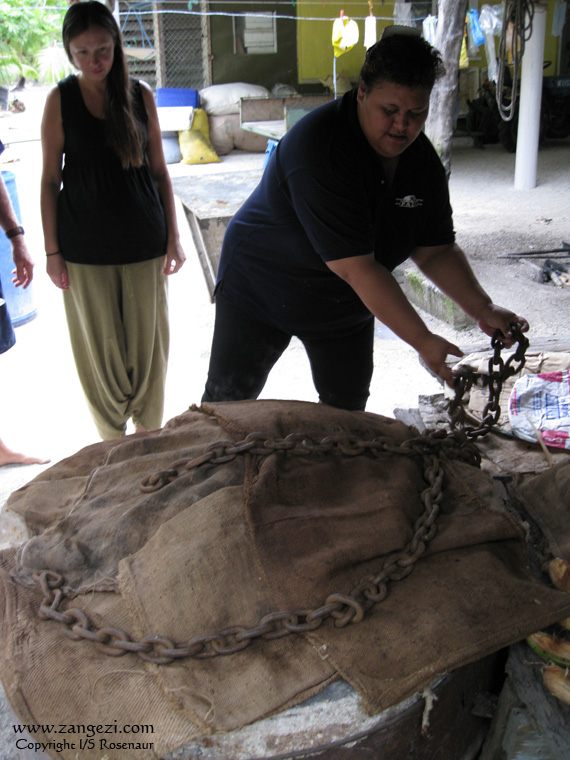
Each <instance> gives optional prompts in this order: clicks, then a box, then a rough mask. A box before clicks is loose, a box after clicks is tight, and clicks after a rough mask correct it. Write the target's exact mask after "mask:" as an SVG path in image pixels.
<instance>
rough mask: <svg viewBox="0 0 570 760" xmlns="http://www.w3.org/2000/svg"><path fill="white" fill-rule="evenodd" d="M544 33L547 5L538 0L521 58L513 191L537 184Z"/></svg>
mask: <svg viewBox="0 0 570 760" xmlns="http://www.w3.org/2000/svg"><path fill="white" fill-rule="evenodd" d="M545 34H546V4H544V5H543V4H542V3H538V2H537V3H536V4H535V6H534V18H533V23H532V35H531V38H530V40H528V41H527V43H526V45H525V49H524V56H523V61H522V75H521V91H520V101H519V123H518V129H517V155H516V162H515V190H532V189H533V188H535V187H536V168H537V164H538V140H539V135H540V105H541V100H542V68H543V61H544V38H545Z"/></svg>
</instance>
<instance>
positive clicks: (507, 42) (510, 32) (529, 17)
mask: <svg viewBox="0 0 570 760" xmlns="http://www.w3.org/2000/svg"><path fill="white" fill-rule="evenodd" d="M534 6H535V0H506V2H505V10H504V14H503V27H502V29H501V36H500V39H499V66H498V73H497V92H496V97H497V106H498V108H499V113H500V114H501V118H502V119H503V121H511V119H512V118H513V116H514V115H515V111H516V103H517V97H518V92H517V89H518V82H519V71H520V68H521V63H522V58H523V55H524V48H525V44H526V43H527V42H528V40H529V39H530V37H531V35H532V22H533V19H534ZM509 53H510V55H511V59H512V60H511V61H509ZM509 65H512V74H511V78H512V82H513V87H512V95H511V100H510V103H507V102H505V98H504V97H503V85H504V78H505V67H506V66H509Z"/></svg>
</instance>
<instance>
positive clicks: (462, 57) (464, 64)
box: [459, 32, 469, 69]
mask: <svg viewBox="0 0 570 760" xmlns="http://www.w3.org/2000/svg"><path fill="white" fill-rule="evenodd" d="M468 67H469V56H468V55H467V33H466V32H464V34H463V41H462V43H461V53H460V54H459V68H460V69H466V68H468Z"/></svg>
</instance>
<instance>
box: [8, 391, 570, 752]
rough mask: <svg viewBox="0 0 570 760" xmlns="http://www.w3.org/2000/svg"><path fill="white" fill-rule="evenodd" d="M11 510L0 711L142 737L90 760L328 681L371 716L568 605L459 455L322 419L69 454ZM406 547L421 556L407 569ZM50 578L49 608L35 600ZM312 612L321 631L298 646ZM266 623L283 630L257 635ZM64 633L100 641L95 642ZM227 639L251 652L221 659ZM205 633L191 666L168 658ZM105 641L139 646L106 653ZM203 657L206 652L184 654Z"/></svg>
mask: <svg viewBox="0 0 570 760" xmlns="http://www.w3.org/2000/svg"><path fill="white" fill-rule="evenodd" d="M248 436H249V438H248ZM248 441H249V443H248ZM236 442H237V443H238V444H239V445H236ZM451 443H452V442H451ZM212 446H214V448H211V447H212ZM192 462H198V464H195V465H193V466H188V465H190V464H191V463H192ZM426 462H427V464H429V467H428V466H427V465H426ZM441 479H443V480H442V484H443V489H441V488H439V486H438V483H439V482H440V480H441ZM432 481H433V482H432ZM426 493H427V494H428V496H426ZM430 501H434V502H435V508H434V504H433V503H432V504H431V506H430ZM8 508H9V509H10V510H12V511H14V512H17V513H18V514H20V515H22V516H23V517H24V519H25V521H26V523H27V526H28V529H29V531H30V533H31V536H32V537H31V538H30V540H29V541H27V542H26V543H25V544H24V545H23V546H22V547H20V548H19V549H17V550H16V549H11V550H8V551H5V552H2V553H0V599H1V600H2V613H1V616H0V635H2V638H3V641H4V642H5V646H4V652H3V654H2V658H1V660H0V677H1V679H2V682H3V684H4V687H5V690H6V693H7V696H8V698H9V699H10V702H11V704H12V706H13V708H14V710H15V712H16V714H17V715H18V716H19V719H20V720H21V722H22V723H41V724H50V723H51V724H56V725H57V724H60V723H63V722H66V723H69V724H75V725H77V724H90V725H97V724H103V725H105V724H109V723H111V722H116V723H117V724H118V725H119V726H121V725H126V724H137V725H148V726H152V737H151V738H150V740H148V739H149V737H148V736H144V737H137V738H139V739H141V741H140V742H139V744H141V745H142V744H148V745H152V746H145V747H142V746H137V747H125V746H121V747H120V748H116V747H111V748H110V747H109V746H108V745H105V752H106V757H107V758H108V759H109V760H115V759H116V760H119V758H120V760H130V758H133V760H134V759H135V758H137V759H138V760H140V759H141V758H143V759H146V758H159V757H162V756H163V755H164V754H166V753H168V752H170V751H173V750H174V749H176V748H178V747H180V746H182V745H184V744H185V743H188V742H189V741H191V740H192V739H193V738H196V737H199V736H205V735H208V734H210V733H214V732H219V731H232V730H234V729H236V728H239V727H241V726H243V725H246V724H249V723H253V722H255V721H256V720H259V719H260V718H263V717H266V716H268V715H272V714H276V713H277V712H280V711H282V710H284V709H286V708H288V707H290V706H292V705H295V704H297V703H299V702H301V701H302V700H304V699H306V698H307V697H308V696H311V695H312V694H315V693H318V692H319V691H321V690H322V689H323V688H324V687H325V686H326V685H328V684H329V683H331V682H332V681H334V680H336V679H338V678H339V677H343V678H345V679H346V680H347V681H348V682H349V683H350V684H351V685H352V686H353V687H354V688H355V689H356V690H357V691H358V692H359V694H360V695H361V696H362V699H363V703H364V705H365V707H366V709H367V710H368V712H369V713H371V714H372V713H376V712H380V711H382V710H384V709H386V708H387V707H389V706H391V705H394V704H397V703H398V702H400V701H401V700H402V699H404V698H405V697H407V696H409V695H411V694H413V693H415V692H416V691H417V690H419V689H422V688H425V687H426V686H427V685H428V684H429V683H430V682H431V681H432V679H433V678H434V677H435V676H436V675H438V674H443V673H445V672H448V671H449V670H450V669H454V668H457V667H459V666H460V665H463V664H466V663H469V662H475V661H477V660H478V659H480V658H482V657H484V656H485V655H486V654H488V653H491V652H494V651H497V650H498V649H500V648H502V647H504V646H507V645H509V644H511V643H514V642H515V641H518V640H520V639H522V638H524V637H525V636H526V635H528V634H529V633H531V632H534V631H535V630H536V629H537V628H540V627H544V626H547V625H550V624H551V623H553V622H555V621H557V620H560V619H562V618H564V617H567V616H568V615H569V614H570V602H569V601H568V600H569V597H568V595H567V594H564V593H562V592H559V591H556V590H554V589H552V588H551V587H549V586H548V585H546V584H545V583H544V582H543V581H542V580H540V579H536V578H535V577H534V576H533V574H532V572H531V570H530V568H529V567H528V561H527V550H526V545H525V531H524V529H523V527H522V525H521V524H520V522H519V521H518V520H516V519H515V518H514V517H513V516H511V515H510V514H509V513H507V512H506V511H505V510H504V509H503V506H502V503H501V500H500V499H499V498H498V497H497V496H496V494H495V491H494V488H493V484H492V480H491V478H490V477H489V476H488V475H486V474H485V473H483V472H481V470H480V469H479V468H478V467H477V466H476V463H475V461H474V458H473V456H472V452H470V450H469V447H466V448H465V449H462V448H461V447H460V446H455V445H450V442H449V441H448V442H444V443H441V444H440V443H438V441H437V440H436V439H435V438H434V439H420V441H419V442H418V439H417V433H416V431H414V430H413V429H412V428H409V427H407V426H406V425H404V424H403V423H401V422H397V421H396V420H391V419H387V418H384V417H380V416H378V415H373V414H368V413H364V412H347V411H343V410H336V409H332V408H330V407H327V406H325V405H322V404H310V403H305V402H278V401H253V402H249V401H244V402H237V403H222V404H204V405H203V406H202V407H201V408H200V409H192V410H190V411H188V412H186V413H184V414H182V415H180V416H179V417H177V418H175V419H174V420H171V421H170V422H169V423H168V424H167V425H166V426H165V428H164V429H163V430H161V431H156V432H153V433H149V434H145V435H137V436H131V437H127V438H125V439H123V440H119V441H114V442H109V441H107V442H103V443H101V444H95V445H93V446H91V447H88V448H87V449H84V450H82V451H81V452H79V453H78V454H76V455H74V456H73V457H70V458H69V459H67V460H64V461H63V462H61V463H58V464H56V465H55V466H54V467H52V468H50V469H49V470H46V471H45V472H44V473H42V474H41V475H40V476H38V478H36V479H35V480H34V481H32V482H31V483H29V484H28V485H27V486H25V487H24V488H23V489H21V490H20V491H18V492H16V493H15V494H14V495H13V496H12V497H11V498H10V500H9V502H8ZM427 513H430V514H431V515H432V516H433V521H434V522H433V525H434V529H433V530H432V529H431V527H430V526H427V524H422V520H424V519H425V517H426V514H427ZM424 527H425V531H424ZM422 531H423V532H422ZM420 532H421V535H422V542H423V544H424V549H425V550H422V547H419V546H418V547H416V550H415V552H412V553H415V555H416V556H414V557H412V554H411V547H412V544H413V542H414V538H415V537H416V536H417V535H419V533H420ZM394 556H396V557H397V558H398V561H397V562H396V560H395V559H394ZM410 558H411V561H409V560H410ZM395 562H396V565H394V563H395ZM398 562H401V564H398ZM384 566H387V567H395V568H396V570H395V572H393V573H391V575H390V578H389V579H388V580H387V581H386V584H385V585H386V594H385V595H384V596H382V594H381V593H378V594H377V596H378V597H382V598H381V599H380V598H378V599H377V600H374V599H372V598H371V597H370V596H368V597H366V598H367V599H369V601H372V604H370V605H368V606H366V605H364V608H363V615H362V616H360V614H359V612H358V610H357V609H356V606H355V605H353V604H352V603H351V602H346V600H347V599H348V600H349V599H351V598H353V597H352V596H351V595H353V594H354V593H355V589H356V588H358V587H359V584H362V583H363V582H364V584H365V586H366V587H367V589H368V590H369V591H370V588H371V581H370V579H371V578H377V577H379V575H378V574H379V573H380V575H381V574H382V568H383V567H384ZM46 570H48V571H49V574H47V575H46V574H45V573H43V572H42V571H46ZM56 574H57V575H59V576H61V579H62V584H61V585H60V586H59V587H58V588H60V589H61V600H62V601H61V603H60V604H59V603H58V604H57V605H56V604H55V601H53V602H51V601H49V600H48V602H46V588H45V585H49V579H50V578H54V577H55V575H56ZM42 578H43V583H44V587H43V586H42ZM372 585H373V584H372ZM376 591H377V592H379V591H380V589H379V588H376ZM48 592H49V593H51V594H52V598H53V599H54V600H55V598H56V596H57V594H59V593H60V592H59V591H58V592H57V594H56V592H55V591H50V590H49V589H48ZM359 593H360V592H359ZM372 595H373V594H372ZM58 598H59V597H58ZM42 600H43V605H44V612H43V613H42V615H43V617H44V618H46V617H47V619H42V617H41V616H40V615H39V614H38V611H39V610H40V606H41V604H42ZM339 600H340V601H339ZM50 604H51V605H52V607H54V606H55V607H57V609H58V610H59V612H61V614H63V617H64V620H63V621H59V620H58V618H57V615H56V616H51V617H50V615H49V614H47V615H46V612H45V608H46V605H47V607H50ZM55 607H54V608H55ZM70 608H75V609H77V610H78V613H77V618H76V620H77V626H78V628H75V629H74V628H73V626H72V625H69V624H66V623H65V614H64V613H65V611H66V610H69V609H70ZM309 610H313V611H314V610H319V611H320V612H319V615H320V614H321V613H322V615H321V617H322V620H321V621H320V623H319V621H318V617H319V615H317V623H318V625H315V627H314V629H311V630H309V629H307V628H302V632H300V633H298V632H296V631H295V620H297V621H303V620H304V619H305V613H306V612H307V611H309ZM330 610H332V612H330ZM283 612H286V613H288V616H287V625H289V628H290V629H291V630H292V632H289V629H287V630H285V629H284V628H283V627H282V628H281V629H278V630H279V631H280V632H279V633H278V636H273V635H271V634H268V633H267V631H268V630H269V629H267V628H265V629H263V630H265V631H266V633H265V634H263V635H262V634H255V630H256V626H257V625H258V624H259V623H260V621H262V620H265V621H267V620H269V619H271V620H274V619H275V617H276V614H277V617H279V614H281V613H283ZM48 613H49V609H48ZM291 613H293V616H291ZM296 613H298V614H296ZM82 615H83V616H85V620H83V618H82ZM335 615H336V617H335ZM347 615H348V617H349V620H348V623H347V624H346V625H344V622H346V620H345V621H344V622H343V620H342V618H343V617H344V618H346V616H347ZM267 616H270V617H269V618H267ZM360 617H362V619H360ZM280 619H282V618H280ZM307 619H308V618H307ZM312 620H313V621H314V620H315V618H312ZM338 624H342V625H341V627H339V625H338ZM266 625H267V623H266ZM262 628H263V626H262ZM77 630H81V631H85V630H87V631H88V632H89V633H92V634H93V637H94V638H97V637H96V636H95V635H94V633H93V632H101V630H102V631H103V635H102V636H101V637H100V639H99V640H100V641H102V642H103V643H102V644H98V643H97V641H91V640H89V637H86V636H83V635H82V634H77ZM243 630H247V631H248V632H250V635H251V640H246V641H245V642H244V647H243V649H241V650H240V651H236V652H235V653H232V654H227V655H224V654H223V650H224V647H226V646H227V642H234V643H235V641H236V639H235V638H233V636H234V635H235V633H236V631H237V632H238V633H239V631H243ZM272 630H273V629H272ZM109 631H112V633H109ZM228 631H229V633H228ZM252 631H253V632H254V633H251V632H252ZM66 633H67V634H69V635H70V636H71V638H70V637H69V636H68V635H66ZM212 634H215V635H212ZM254 634H255V635H254ZM202 635H203V637H204V641H206V640H207V645H206V644H204V646H205V647H206V646H207V647H209V649H206V650H204V649H200V646H198V645H196V647H195V650H193V651H194V652H195V655H196V656H194V655H188V656H184V657H180V658H179V657H172V656H170V655H169V653H172V652H173V651H174V652H175V653H176V648H177V647H182V646H184V644H185V642H188V641H189V640H193V641H195V637H200V636H202ZM149 637H150V638H149ZM157 637H158V638H157ZM246 638H247V637H246ZM122 640H126V641H127V643H129V642H134V643H135V644H137V645H140V642H141V641H143V640H145V641H146V642H147V643H149V642H151V643H149V647H150V650H139V651H140V654H136V653H135V652H127V653H126V654H124V655H123V656H120V657H111V656H109V655H108V654H106V653H105V652H110V653H113V654H120V653H121V652H120V651H119V652H118V651H117V649H118V647H117V642H118V641H122ZM156 641H158V643H159V645H160V646H158V648H155V647H154V644H152V642H156ZM212 642H213V644H212ZM151 644H152V645H151ZM212 646H214V649H215V648H216V647H217V648H218V650H221V651H222V654H218V655H217V656H207V657H201V656H198V654H196V653H200V654H202V653H204V651H206V653H208V654H210V655H211V654H212V651H211V649H212ZM161 653H162V655H163V659H164V663H161V662H157V655H158V660H160V659H161V657H160V655H161ZM149 654H150V656H149ZM214 654H215V653H214ZM99 738H100V737H99ZM112 738H113V740H114V741H115V743H116V744H120V743H125V742H124V739H125V737H124V736H123V737H121V739H120V741H118V740H117V739H116V737H112ZM129 738H132V737H129ZM143 738H144V741H142V739H143ZM147 740H148V741H147ZM126 743H127V744H128V743H129V742H126ZM133 743H136V742H133ZM100 750H101V747H100V746H99V744H98V743H97V742H95V747H94V748H93V750H91V749H89V748H86V749H84V751H83V752H82V754H81V757H82V758H85V759H86V760H91V759H92V758H93V760H94V759H95V758H99V757H100ZM48 751H51V750H48ZM52 755H53V756H54V757H61V758H64V760H72V758H73V760H75V756H76V755H75V751H73V750H71V749H69V750H67V749H62V750H61V751H60V752H59V754H57V753H55V752H52Z"/></svg>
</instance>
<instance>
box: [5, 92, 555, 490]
mask: <svg viewBox="0 0 570 760" xmlns="http://www.w3.org/2000/svg"><path fill="white" fill-rule="evenodd" d="M19 97H20V99H21V100H22V101H23V102H24V103H25V104H26V110H25V111H24V112H23V113H7V112H0V137H1V139H2V140H3V141H4V143H6V144H8V146H9V147H8V148H7V150H6V151H5V153H4V154H3V156H2V158H0V162H1V163H0V168H1V169H2V170H8V171H11V172H13V173H14V174H15V176H16V185H17V189H18V197H19V201H20V206H21V212H22V221H23V224H24V226H25V228H26V238H27V242H28V246H29V249H30V251H31V252H32V254H33V256H34V258H35V260H36V262H37V267H36V270H35V278H34V282H33V285H32V288H33V290H32V299H33V305H34V306H35V307H36V308H37V314H36V316H35V318H34V319H32V320H30V321H29V322H27V323H26V324H23V325H20V326H19V327H18V328H17V329H16V336H17V343H16V346H15V347H14V348H13V349H12V350H10V351H8V352H7V353H5V354H3V355H2V356H1V357H0V377H1V378H2V382H1V389H2V393H1V394H0V436H1V437H2V438H3V439H4V440H5V442H6V443H9V444H10V445H11V446H12V447H14V448H18V449H20V450H26V452H27V453H33V454H37V455H41V456H45V457H50V458H51V460H52V462H55V461H57V460H59V459H61V458H63V457H65V456H68V455H70V454H72V453H74V452H75V451H77V450H79V449H80V448H82V447H83V446H85V445H87V444H90V443H93V442H95V441H96V440H98V438H97V433H96V431H95V428H94V426H93V423H92V421H91V418H90V416H89V414H88V412H87V409H86V406H85V403H84V399H83V396H82V392H81V389H80V388H79V384H78V381H77V376H76V372H75V367H74V364H73V360H72V357H71V351H70V346H69V339H68V334H67V328H66V324H65V319H64V315H63V307H62V302H61V293H60V292H59V291H58V290H57V289H56V288H55V287H54V286H53V285H52V284H51V282H50V281H49V279H48V278H47V275H46V274H45V270H44V255H43V238H42V234H41V224H40V216H39V179H40V172H41V148H40V143H39V140H38V138H39V123H40V119H41V113H42V109H43V101H44V98H45V90H40V89H35V88H32V89H29V90H26V91H24V92H23V93H22V94H21V95H19ZM263 159H264V156H263V154H247V153H241V152H239V151H233V152H232V153H231V154H229V155H228V156H224V157H222V162H221V163H219V164H211V165H208V166H194V167H190V166H180V165H171V166H170V171H171V173H172V176H173V177H175V176H185V175H190V174H192V175H197V176H200V175H203V174H206V173H209V174H211V173H223V172H227V171H240V170H251V169H252V168H261V166H262V163H263ZM568 166H570V141H569V140H564V141H552V142H549V143H546V144H545V145H544V146H543V147H542V149H541V150H540V152H539V158H538V181H537V187H536V188H535V189H533V190H529V191H518V190H514V188H513V184H514V167H515V156H514V155H512V154H509V153H506V152H505V151H504V149H503V148H502V147H501V146H500V145H490V146H486V147H485V149H484V150H479V149H476V148H474V147H473V146H472V143H471V141H470V140H469V139H464V138H462V139H459V140H456V141H455V142H454V150H453V166H452V176H451V182H450V184H451V196H452V202H453V207H454V213H455V222H456V229H457V231H458V240H459V242H460V243H461V245H462V246H463V247H464V249H465V250H466V252H467V253H468V254H469V257H470V259H471V261H472V264H473V267H474V269H475V271H476V273H477V275H478V277H479V278H480V280H481V282H482V283H483V285H484V287H485V288H486V289H487V290H488V292H489V293H490V294H491V296H492V297H493V299H494V300H495V301H496V302H497V303H500V304H502V305H505V306H509V307H510V308H513V309H514V310H516V311H518V312H519V313H521V314H523V315H524V316H526V317H527V319H528V320H529V322H530V323H531V332H530V337H531V342H532V339H533V337H534V338H543V337H550V336H566V335H568V334H570V328H569V327H568V314H569V309H568V307H569V304H570V288H568V287H565V288H560V289H559V288H556V287H555V286H554V285H553V284H552V283H548V284H542V283H538V282H536V281H535V280H534V279H533V275H534V272H533V271H532V265H531V264H529V263H528V261H535V260H534V259H529V258H527V259H517V260H513V259H508V258H501V255H502V254H504V253H505V252H513V251H517V252H518V251H529V250H535V251H536V250H544V249H551V248H559V247H560V246H561V243H562V241H563V240H566V241H570V172H569V171H568ZM179 212H180V230H181V233H182V236H183V245H184V248H185V250H186V253H187V256H188V260H187V263H186V264H185V266H184V267H183V268H182V270H181V271H180V272H179V273H178V274H176V275H175V276H173V277H172V278H171V280H170V309H171V352H170V362H169V372H168V380H167V392H166V410H165V416H164V420H165V421H166V420H168V419H169V418H171V417H173V416H175V415H176V414H179V413H181V412H183V411H184V410H186V409H187V408H188V406H189V405H191V404H192V403H197V402H199V400H200V397H201V395H202V390H203V386H204V381H205V377H206V372H207V365H208V358H209V350H210V341H211V334H212V326H213V318H214V307H213V306H212V304H211V303H210V300H209V296H208V292H207V288H206V285H205V281H204V278H203V275H202V270H201V268H200V265H199V262H198V257H197V254H196V251H195V248H194V245H193V242H192V238H191V235H190V232H189V229H188V225H187V222H186V219H185V216H184V214H183V211H182V207H181V206H180V208H179ZM422 316H423V317H424V319H425V320H426V321H427V322H428V324H429V326H430V328H431V329H432V330H434V331H436V332H439V333H440V334H443V335H445V336H446V337H448V338H449V339H450V340H453V341H454V342H456V343H458V344H459V345H461V346H463V347H465V346H470V345H472V344H474V343H477V342H479V343H481V341H483V343H484V344H485V343H486V342H487V339H486V338H485V336H483V335H482V334H481V333H480V332H479V331H478V330H476V329H474V330H466V331H461V332H457V331H455V330H453V329H452V328H451V327H450V326H449V325H448V324H446V323H445V322H441V321H439V320H436V319H435V318H433V317H431V316H430V315H429V314H425V313H423V312H422ZM376 332H377V337H376V346H375V367H376V369H375V376H374V382H373V386H372V389H371V390H372V392H371V397H370V401H369V404H368V411H372V412H375V413H378V414H383V415H387V416H392V414H393V410H394V409H395V408H398V407H403V408H409V407H412V408H414V407H416V406H417V399H418V396H419V395H420V394H422V395H423V394H426V395H429V394H432V393H437V392H439V390H440V388H441V386H440V385H439V382H438V381H437V380H435V379H434V378H433V377H431V376H430V375H429V374H428V373H427V372H426V371H425V370H424V369H423V368H422V367H421V366H420V364H419V362H418V359H417V355H416V354H415V352H414V351H413V350H412V349H411V348H409V347H408V346H407V345H406V344H405V343H403V342H402V341H400V340H399V339H398V338H397V337H396V336H394V335H393V333H391V332H390V331H389V330H387V328H385V327H383V326H382V325H381V324H379V323H378V326H377V331H376ZM263 398H277V399H291V398H294V399H301V400H308V401H315V400H316V394H315V391H314V388H313V385H312V381H311V377H310V372H309V367H308V362H307V359H306V356H305V354H304V351H303V349H302V346H300V344H299V343H298V342H296V341H293V343H292V344H291V346H290V347H289V349H288V350H287V352H286V354H285V355H284V357H283V358H282V359H281V360H280V362H279V363H278V365H277V366H276V368H275V369H274V371H273V373H272V374H271V376H270V378H269V381H268V383H267V386H266V388H265V390H264V392H263ZM42 468H43V467H42V466H40V465H32V466H28V467H21V466H8V467H3V468H1V470H0V505H2V504H3V503H4V501H5V499H6V498H7V496H8V495H9V493H10V492H11V491H12V490H14V488H16V487H18V486H19V485H22V484H23V483H25V482H27V480H29V479H31V478H32V477H34V476H35V475H37V474H38V473H39V472H40V471H41V469H42Z"/></svg>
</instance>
